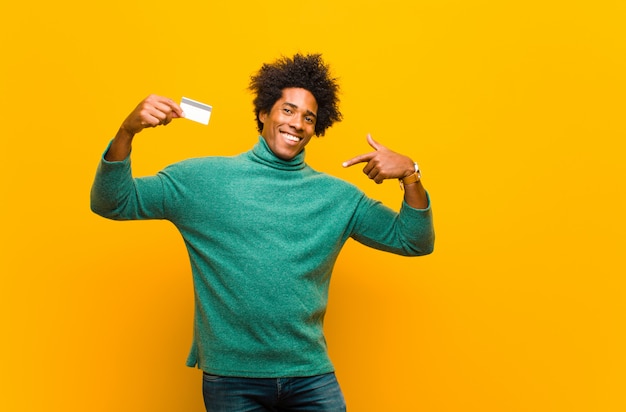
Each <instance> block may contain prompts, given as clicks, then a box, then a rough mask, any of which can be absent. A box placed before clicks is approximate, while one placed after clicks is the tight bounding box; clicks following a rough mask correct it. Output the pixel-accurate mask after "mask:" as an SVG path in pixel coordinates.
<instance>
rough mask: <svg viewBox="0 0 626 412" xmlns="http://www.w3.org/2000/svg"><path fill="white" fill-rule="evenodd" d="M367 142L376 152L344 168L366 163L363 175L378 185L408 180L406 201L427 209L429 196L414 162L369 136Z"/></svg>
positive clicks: (356, 159) (367, 154)
mask: <svg viewBox="0 0 626 412" xmlns="http://www.w3.org/2000/svg"><path fill="white" fill-rule="evenodd" d="M367 142H368V143H369V145H370V146H371V147H372V148H373V149H374V151H373V152H369V153H365V154H361V155H359V156H356V157H353V158H352V159H350V160H347V161H345V162H344V163H343V166H344V167H350V166H353V165H355V164H357V163H366V165H365V167H364V168H363V173H365V174H366V175H367V177H369V178H370V179H372V180H373V181H375V182H376V183H378V184H380V183H382V182H383V180H385V179H401V180H404V179H405V178H406V180H404V184H403V186H404V201H405V202H406V203H407V204H408V205H409V206H411V207H413V208H415V209H426V208H427V207H428V196H427V195H426V190H425V189H424V186H422V182H421V180H420V178H419V174H417V175H415V174H416V173H417V172H416V170H415V163H414V162H413V160H411V159H410V158H409V157H407V156H405V155H402V154H400V153H396V152H394V151H392V150H390V149H388V148H387V147H385V146H383V145H382V144H380V143H378V142H376V141H375V140H374V139H373V138H372V136H370V135H369V134H368V135H367ZM414 175H415V176H414Z"/></svg>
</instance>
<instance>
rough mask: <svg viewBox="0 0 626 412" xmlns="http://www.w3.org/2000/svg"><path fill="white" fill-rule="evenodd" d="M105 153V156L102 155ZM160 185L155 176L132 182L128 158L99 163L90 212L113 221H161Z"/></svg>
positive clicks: (162, 203) (161, 185)
mask: <svg viewBox="0 0 626 412" xmlns="http://www.w3.org/2000/svg"><path fill="white" fill-rule="evenodd" d="M105 153H106V152H105ZM163 199H164V193H163V184H162V182H161V179H160V178H159V177H158V176H149V177H142V178H133V177H132V171H131V163H130V157H127V158H126V159H124V160H122V161H119V162H109V161H107V160H105V159H104V156H103V157H102V159H101V160H100V164H99V165H98V169H97V171H96V177H95V179H94V182H93V184H92V187H91V210H92V211H93V212H94V213H96V214H98V215H100V216H103V217H106V218H109V219H113V220H136V219H163V218H165V212H164V200H163Z"/></svg>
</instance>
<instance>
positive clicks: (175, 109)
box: [164, 99, 185, 118]
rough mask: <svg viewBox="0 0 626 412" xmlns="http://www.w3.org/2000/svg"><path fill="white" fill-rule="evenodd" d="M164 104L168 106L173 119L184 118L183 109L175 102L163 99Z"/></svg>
mask: <svg viewBox="0 0 626 412" xmlns="http://www.w3.org/2000/svg"><path fill="white" fill-rule="evenodd" d="M164 103H165V104H166V105H167V106H169V108H170V110H171V113H172V117H173V118H177V117H185V114H184V113H183V109H182V108H181V107H180V106H179V105H178V104H177V103H176V102H175V101H173V100H172V99H165V102H164Z"/></svg>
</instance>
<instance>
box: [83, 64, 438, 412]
mask: <svg viewBox="0 0 626 412" xmlns="http://www.w3.org/2000/svg"><path fill="white" fill-rule="evenodd" d="M250 89H251V90H252V91H253V92H254V93H255V95H256V97H255V99H254V106H255V113H256V116H257V125H258V130H259V132H260V134H261V135H260V136H259V139H258V142H257V143H256V144H255V145H254V147H253V148H252V149H251V150H250V151H248V152H245V153H242V154H240V155H238V156H234V157H217V156H215V157H205V158H199V159H190V160H186V161H183V162H179V163H176V164H174V165H171V166H169V167H167V168H165V169H164V170H162V171H161V172H159V173H158V174H157V175H155V176H149V177H143V178H133V177H132V173H131V168H130V159H129V156H130V152H131V144H132V141H133V138H134V137H135V135H136V134H137V133H139V132H140V131H142V130H143V129H145V128H149V127H155V126H159V125H167V124H169V123H170V122H171V121H172V120H173V119H177V118H181V117H184V113H183V112H182V110H181V108H180V107H179V106H178V105H177V104H176V103H174V102H173V101H172V100H170V99H168V98H165V97H161V96H154V95H153V96H149V97H148V98H146V99H145V100H143V101H142V102H141V103H140V104H139V105H138V106H137V108H136V109H135V110H134V111H133V112H132V113H131V114H130V115H129V116H128V117H127V118H126V120H124V122H123V123H122V125H121V127H120V129H119V131H118V133H117V135H116V136H115V138H114V139H113V140H112V142H111V143H110V145H109V147H108V148H107V150H106V152H105V154H104V157H103V159H102V160H101V162H100V165H99V168H98V171H97V174H96V178H95V181H94V184H93V187H92V192H91V199H92V203H91V207H92V210H93V211H94V212H95V213H98V214H100V215H102V216H104V217H107V218H111V219H118V220H127V219H167V220H169V221H171V222H172V223H173V224H174V225H175V226H176V227H177V228H178V230H179V231H180V233H181V234H182V236H183V238H184V240H185V244H186V246H187V249H188V252H189V257H190V262H191V267H192V273H193V279H194V288H195V300H196V301H195V316H194V320H195V322H194V338H193V344H192V348H191V352H190V355H189V358H188V361H187V365H188V366H197V367H198V368H200V369H202V370H203V371H204V373H203V395H204V400H205V405H206V408H207V411H224V412H233V411H333V412H336V411H343V410H345V403H344V399H343V395H342V393H341V390H340V388H339V385H338V383H337V380H336V379H335V375H334V369H333V366H332V364H331V362H330V360H329V358H328V354H327V350H326V342H325V339H324V336H323V320H324V314H325V311H326V304H327V298H328V286H329V282H330V276H331V272H332V268H333V265H334V263H335V261H336V259H337V256H338V255H339V252H340V250H341V248H342V246H343V245H344V243H345V242H346V241H347V239H348V238H350V237H351V238H353V239H355V240H357V241H359V242H361V243H363V244H365V245H367V246H370V247H374V248H377V249H380V250H384V251H388V252H392V253H396V254H400V255H405V256H419V255H425V254H428V253H431V252H432V250H433V242H434V232H433V226H432V217H431V211H430V204H429V199H428V196H427V194H426V191H425V190H424V188H423V186H422V183H421V181H420V172H419V170H418V168H417V164H416V163H414V162H413V161H412V160H411V159H410V158H408V157H407V156H404V155H401V154H398V153H395V152H393V151H391V150H389V149H387V148H386V147H384V146H383V145H381V144H379V143H377V142H376V141H374V140H373V139H372V138H371V137H370V136H368V137H367V139H368V142H369V144H370V145H371V146H372V148H373V150H372V151H371V152H369V153H366V154H362V155H359V156H356V157H354V158H352V159H350V160H348V161H346V162H345V163H344V166H345V167H349V166H352V165H354V164H357V163H365V167H364V169H363V171H364V173H365V174H366V175H367V176H368V177H369V178H370V179H372V180H374V181H375V182H376V183H381V182H382V181H383V180H385V179H400V180H401V181H403V186H404V191H403V195H404V201H403V203H402V207H401V210H400V212H399V213H396V212H394V211H393V210H391V209H389V208H388V207H386V206H384V205H382V204H381V203H380V202H377V201H374V200H372V199H370V198H368V197H366V196H365V195H364V193H363V192H362V191H361V190H359V189H358V188H356V187H355V186H354V185H352V184H349V183H347V182H344V181H342V180H339V179H337V178H334V177H331V176H329V175H327V174H324V173H320V172H317V171H315V170H313V169H312V168H311V167H309V166H308V165H307V164H306V163H305V161H304V154H305V151H304V148H305V146H306V145H307V144H308V143H309V141H310V140H311V138H312V137H313V136H314V135H323V134H324V133H325V131H326V129H327V128H328V127H330V126H331V125H332V124H333V123H334V122H336V121H339V120H341V113H340V112H339V110H338V101H339V100H338V97H337V92H338V85H337V83H336V79H334V78H332V77H331V76H330V72H329V69H328V66H326V65H325V63H324V62H323V61H322V59H321V56H320V55H299V54H297V55H295V56H294V57H293V58H282V59H279V60H277V61H276V62H274V63H272V64H265V65H263V67H262V68H261V69H260V71H259V72H258V73H257V74H256V75H254V76H252V79H251V83H250Z"/></svg>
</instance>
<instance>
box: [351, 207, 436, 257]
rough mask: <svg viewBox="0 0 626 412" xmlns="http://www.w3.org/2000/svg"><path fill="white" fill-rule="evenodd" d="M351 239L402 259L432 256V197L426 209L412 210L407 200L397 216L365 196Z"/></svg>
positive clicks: (433, 233) (433, 239)
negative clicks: (399, 256) (403, 257)
mask: <svg viewBox="0 0 626 412" xmlns="http://www.w3.org/2000/svg"><path fill="white" fill-rule="evenodd" d="M351 236H352V238H353V239H355V240H356V241H358V242H360V243H363V244H364V245H366V246H369V247H372V248H375V249H379V250H383V251H386V252H391V253H395V254H398V255H402V256H422V255H427V254H430V253H432V251H433V249H434V244H435V232H434V228H433V219H432V211H431V205H430V197H429V199H428V207H427V208H426V209H415V208H412V207H411V206H409V205H408V204H407V203H406V202H404V201H403V202H402V207H401V208H400V212H399V213H396V212H395V211H393V210H391V209H390V208H388V207H387V206H385V205H383V204H382V203H380V202H378V201H375V200H372V199H369V198H367V197H365V196H364V197H363V199H362V200H361V202H360V204H359V206H358V208H357V210H356V215H355V225H354V227H353V231H352V235H351Z"/></svg>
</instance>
